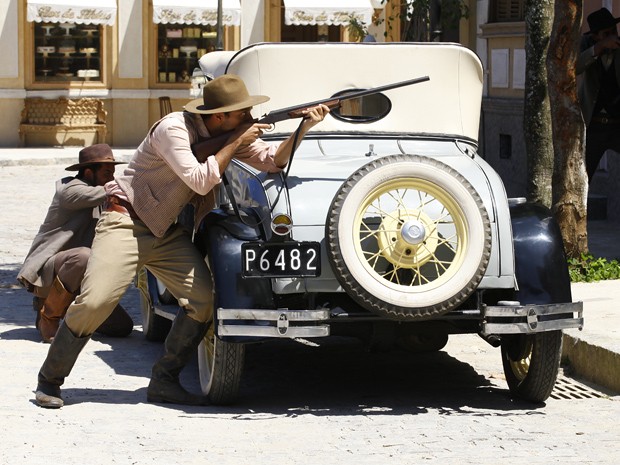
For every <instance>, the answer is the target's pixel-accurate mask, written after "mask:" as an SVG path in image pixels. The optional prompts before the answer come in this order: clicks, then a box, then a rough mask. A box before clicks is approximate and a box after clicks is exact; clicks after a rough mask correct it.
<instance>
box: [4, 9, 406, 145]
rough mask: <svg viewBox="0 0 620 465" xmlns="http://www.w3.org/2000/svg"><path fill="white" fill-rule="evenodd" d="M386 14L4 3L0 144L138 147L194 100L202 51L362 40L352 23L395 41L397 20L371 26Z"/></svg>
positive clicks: (387, 12) (385, 11) (386, 11)
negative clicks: (353, 31)
mask: <svg viewBox="0 0 620 465" xmlns="http://www.w3.org/2000/svg"><path fill="white" fill-rule="evenodd" d="M375 7H376V8H375ZM396 8H398V1H397V0H389V1H388V2H385V1H383V2H382V1H381V0H333V1H329V2H328V1H325V0H251V1H250V0H222V10H221V15H222V17H221V22H218V0H3V1H2V2H0V49H2V50H4V51H5V58H3V63H2V67H0V112H1V113H2V114H3V124H2V125H0V146H3V147H16V146H19V145H26V146H51V145H88V144H91V143H94V142H103V141H104V140H105V142H107V143H109V144H111V145H113V146H116V147H133V146H136V145H137V144H138V143H139V142H140V141H141V140H142V139H143V137H144V134H145V133H146V132H147V131H148V129H149V128H150V126H151V125H152V124H153V123H154V122H155V121H156V120H157V119H159V118H160V116H161V114H162V113H164V112H165V111H166V109H168V110H169V109H170V108H172V109H173V110H177V109H180V108H182V106H183V105H184V104H185V103H186V102H187V101H188V100H190V99H192V98H195V97H196V96H197V95H199V93H200V88H199V86H200V84H201V80H200V79H197V78H193V72H194V69H195V68H196V67H197V61H198V58H200V57H201V56H202V55H204V54H205V53H209V52H210V51H213V50H216V49H223V50H238V49H240V48H241V47H243V46H246V45H248V44H252V43H256V42H262V41H349V40H360V39H361V37H358V38H352V37H351V35H350V32H349V28H348V27H347V26H348V24H349V20H350V18H351V17H353V18H355V19H356V20H357V21H359V22H360V23H362V24H365V25H367V26H369V31H368V32H371V33H372V34H373V35H374V36H375V37H376V38H377V40H380V41H385V40H397V37H398V35H399V33H400V30H399V24H395V27H390V29H389V31H387V33H386V28H385V21H383V25H379V26H376V25H374V24H373V23H375V22H380V21H378V20H379V19H380V18H381V17H384V18H385V16H386V15H388V16H389V15H392V14H393V9H394V11H396ZM382 15H383V16H382ZM218 24H221V25H222V26H221V27H218ZM8 51H11V52H8ZM162 97H164V98H165V100H167V101H169V105H168V106H165V108H164V107H162V102H161V101H160V98H162ZM82 99H86V100H82ZM93 99H94V100H95V101H96V102H97V103H98V105H99V107H101V108H99V107H97V106H95V105H92V104H91V103H92V102H91V101H92V100H93ZM166 103H167V102H166ZM101 127H103V128H104V129H105V131H101V130H100V129H101ZM102 139H103V140H102Z"/></svg>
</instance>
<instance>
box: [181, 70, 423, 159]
mask: <svg viewBox="0 0 620 465" xmlns="http://www.w3.org/2000/svg"><path fill="white" fill-rule="evenodd" d="M429 80H430V78H429V77H428V76H422V77H419V78H415V79H408V80H406V81H399V82H395V83H392V84H386V85H384V86H379V87H372V88H370V89H365V90H355V91H351V92H347V93H343V94H342V95H338V96H336V97H329V98H325V99H321V100H316V101H314V102H307V103H302V104H300V105H293V106H291V107H286V108H281V109H279V110H274V111H270V112H269V113H267V114H265V115H263V116H261V117H260V118H256V119H251V123H252V124H268V125H274V124H275V123H278V122H280V121H285V120H288V119H295V118H304V119H305V118H307V115H308V110H309V109H310V108H313V107H316V106H319V105H324V106H326V107H327V108H329V109H330V110H333V109H335V108H339V107H341V106H342V105H343V103H344V102H346V101H349V100H354V99H359V98H362V97H366V96H368V95H373V94H378V93H380V92H385V91H387V90H391V89H397V88H399V87H405V86H410V85H413V84H419V83H421V82H426V81H429ZM248 116H249V115H248ZM250 118H251V117H250ZM248 123H250V121H248ZM266 129H267V128H266ZM228 136H229V134H227V133H224V134H220V135H219V136H216V137H211V138H209V139H206V140H203V141H200V142H197V143H195V144H193V145H192V151H193V152H194V154H195V155H196V157H197V158H198V161H204V160H205V159H206V157H208V156H209V155H210V154H213V153H214V152H217V151H218V150H219V149H220V148H221V147H222V146H223V145H224V143H225V142H226V140H227V138H228ZM294 150H295V147H293V151H294Z"/></svg>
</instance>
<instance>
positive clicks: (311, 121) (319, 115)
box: [302, 104, 330, 130]
mask: <svg viewBox="0 0 620 465" xmlns="http://www.w3.org/2000/svg"><path fill="white" fill-rule="evenodd" d="M329 112H330V109H329V107H328V106H326V105H323V104H319V105H316V106H314V107H310V108H307V109H306V110H303V111H302V114H303V115H304V117H303V118H304V122H303V126H304V129H306V130H308V129H310V128H311V127H313V126H316V125H317V124H319V123H320V122H321V121H323V120H324V119H325V116H327V114H328V113H329Z"/></svg>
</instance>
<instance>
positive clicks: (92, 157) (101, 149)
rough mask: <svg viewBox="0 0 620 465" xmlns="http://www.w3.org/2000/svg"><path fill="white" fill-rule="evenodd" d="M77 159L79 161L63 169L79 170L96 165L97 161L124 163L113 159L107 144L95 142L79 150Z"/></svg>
mask: <svg viewBox="0 0 620 465" xmlns="http://www.w3.org/2000/svg"><path fill="white" fill-rule="evenodd" d="M79 160H80V162H79V163H76V164H75V165H71V166H68V167H66V168H65V170H67V171H79V170H81V169H82V168H86V167H87V166H91V165H98V164H99V163H112V164H113V165H120V164H121V163H124V162H122V161H116V160H115V159H114V154H113V153H112V149H111V148H110V146H109V145H108V144H95V145H91V146H90V147H84V148H83V149H82V150H80V155H79Z"/></svg>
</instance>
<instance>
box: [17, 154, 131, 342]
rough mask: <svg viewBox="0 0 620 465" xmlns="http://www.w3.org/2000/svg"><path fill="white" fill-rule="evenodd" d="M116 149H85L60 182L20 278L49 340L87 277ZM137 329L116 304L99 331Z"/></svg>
mask: <svg viewBox="0 0 620 465" xmlns="http://www.w3.org/2000/svg"><path fill="white" fill-rule="evenodd" d="M119 163H120V162H117V161H116V160H115V159H114V155H113V154H112V149H111V148H110V147H109V146H108V145H107V144H96V145H92V146H90V147H86V148H84V149H82V150H81V151H80V153H79V163H76V164H74V165H71V166H69V167H67V168H66V170H67V171H77V172H78V173H77V175H76V176H75V177H73V176H67V177H65V178H62V179H60V180H58V181H57V182H56V193H55V194H54V198H53V200H52V203H51V205H50V207H49V209H48V211H47V216H46V217H45V221H43V224H42V225H41V227H40V228H39V232H38V233H37V235H36V237H35V238H34V241H33V242H32V246H31V247H30V251H29V252H28V255H27V256H26V259H25V261H24V264H23V265H22V268H21V270H20V271H19V273H18V275H17V279H18V280H19V282H20V283H22V284H23V285H24V286H25V287H26V288H27V289H28V291H30V292H32V293H33V294H34V298H33V307H34V309H35V311H36V312H37V316H36V320H35V325H36V327H37V329H38V330H39V333H40V334H41V339H42V340H43V342H48V343H49V342H51V341H52V340H53V339H54V336H55V335H56V332H57V331H58V327H59V325H60V321H61V320H62V318H64V316H65V313H66V311H67V308H68V307H69V305H70V304H71V302H73V299H74V298H75V296H76V294H77V293H78V291H79V289H80V283H81V282H82V278H83V277H84V272H85V270H86V263H87V262H88V259H89V257H90V246H91V244H92V242H93V237H94V236H95V225H96V223H97V220H98V219H99V216H100V214H101V208H102V205H103V202H104V200H105V196H106V194H105V190H104V188H103V185H104V184H105V183H107V182H108V181H110V180H112V179H113V178H114V165H117V164H119ZM132 330H133V321H132V319H131V317H130V316H129V315H128V314H127V312H125V310H124V309H123V308H122V307H121V306H120V305H118V306H116V307H115V308H114V310H113V312H112V313H111V315H110V317H109V318H107V319H106V321H105V322H103V323H102V324H101V325H100V326H99V327H98V328H97V332H98V333H100V334H103V335H106V336H116V337H124V336H127V335H129V334H130V333H131V331H132Z"/></svg>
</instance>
